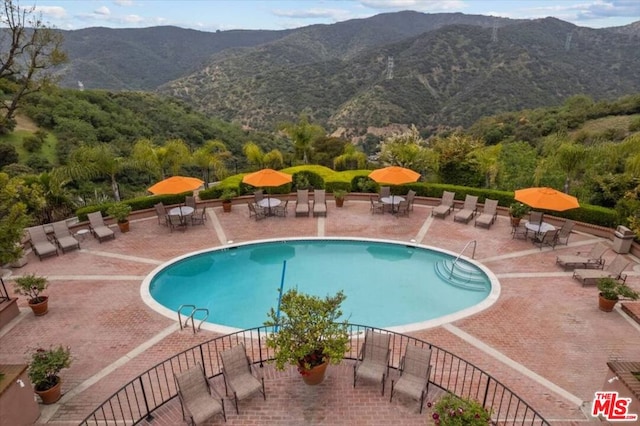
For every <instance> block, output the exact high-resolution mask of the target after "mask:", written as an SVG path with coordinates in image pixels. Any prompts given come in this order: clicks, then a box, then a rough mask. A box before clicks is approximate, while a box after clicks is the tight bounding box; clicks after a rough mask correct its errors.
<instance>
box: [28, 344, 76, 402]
mask: <svg viewBox="0 0 640 426" xmlns="http://www.w3.org/2000/svg"><path fill="white" fill-rule="evenodd" d="M69 366H71V351H70V350H69V348H64V347H62V346H58V347H57V348H50V349H48V350H46V349H42V348H39V349H36V351H35V352H33V353H32V354H31V362H30V363H29V369H28V374H29V379H31V383H33V386H34V387H35V389H36V390H37V391H45V390H47V389H51V388H52V387H54V386H55V385H57V384H58V382H59V381H60V378H59V377H58V374H59V373H60V370H62V369H63V368H69Z"/></svg>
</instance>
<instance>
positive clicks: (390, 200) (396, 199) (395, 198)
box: [380, 195, 404, 213]
mask: <svg viewBox="0 0 640 426" xmlns="http://www.w3.org/2000/svg"><path fill="white" fill-rule="evenodd" d="M380 201H381V202H382V203H383V204H390V205H391V212H392V213H393V212H394V211H395V208H396V207H397V206H398V204H400V202H401V201H404V197H401V196H399V195H392V196H390V197H381V198H380Z"/></svg>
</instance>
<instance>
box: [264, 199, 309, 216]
mask: <svg viewBox="0 0 640 426" xmlns="http://www.w3.org/2000/svg"><path fill="white" fill-rule="evenodd" d="M288 205H289V200H285V201H284V203H280V204H279V205H277V206H275V207H274V208H273V212H274V214H275V215H276V216H280V217H285V216H286V215H287V212H288V211H289V210H288ZM314 207H315V204H314Z"/></svg>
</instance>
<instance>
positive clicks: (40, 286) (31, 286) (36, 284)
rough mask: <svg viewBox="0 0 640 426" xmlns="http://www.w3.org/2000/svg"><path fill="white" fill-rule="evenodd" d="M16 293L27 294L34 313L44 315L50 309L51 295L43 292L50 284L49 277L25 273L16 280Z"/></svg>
mask: <svg viewBox="0 0 640 426" xmlns="http://www.w3.org/2000/svg"><path fill="white" fill-rule="evenodd" d="M14 286H15V291H16V293H18V294H20V295H22V296H27V297H28V303H29V307H30V308H31V310H32V311H33V313H34V315H36V316H42V315H44V314H46V313H47V312H48V310H49V297H48V296H43V295H42V294H40V293H42V292H43V291H44V290H46V289H47V287H48V286H49V281H48V280H47V278H45V277H42V276H38V275H35V274H28V275H23V276H21V277H17V278H15V280H14Z"/></svg>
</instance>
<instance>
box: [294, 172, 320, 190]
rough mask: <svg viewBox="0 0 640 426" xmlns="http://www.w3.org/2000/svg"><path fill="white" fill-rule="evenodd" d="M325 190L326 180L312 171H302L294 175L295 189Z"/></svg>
mask: <svg viewBox="0 0 640 426" xmlns="http://www.w3.org/2000/svg"><path fill="white" fill-rule="evenodd" d="M312 188H313V189H324V179H323V178H322V176H320V175H319V174H318V173H316V172H313V171H311V170H300V171H299V172H295V173H294V174H293V189H294V190H297V189H312Z"/></svg>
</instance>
